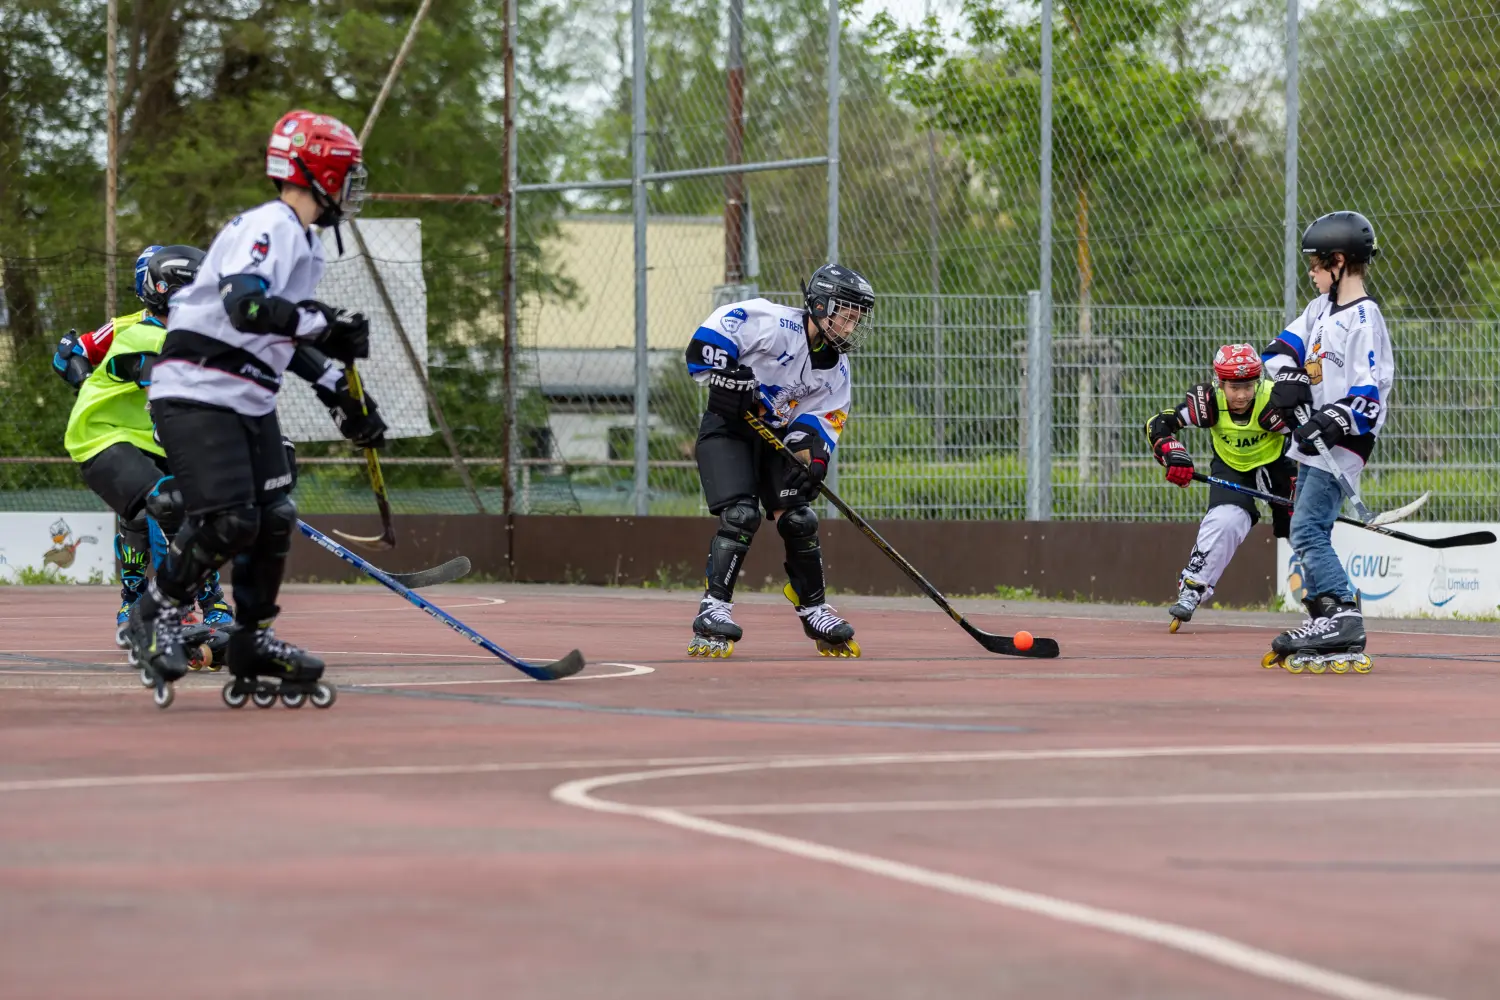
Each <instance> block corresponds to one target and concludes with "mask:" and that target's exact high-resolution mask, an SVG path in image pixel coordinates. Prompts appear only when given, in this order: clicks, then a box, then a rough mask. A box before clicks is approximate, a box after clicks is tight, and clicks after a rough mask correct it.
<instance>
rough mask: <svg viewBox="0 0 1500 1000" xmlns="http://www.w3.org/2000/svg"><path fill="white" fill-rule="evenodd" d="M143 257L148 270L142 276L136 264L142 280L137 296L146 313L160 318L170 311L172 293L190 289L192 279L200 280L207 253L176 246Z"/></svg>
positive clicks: (139, 267) (138, 265) (193, 248)
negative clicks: (200, 272) (200, 270)
mask: <svg viewBox="0 0 1500 1000" xmlns="http://www.w3.org/2000/svg"><path fill="white" fill-rule="evenodd" d="M147 252H149V249H148V251H147ZM142 257H143V258H144V261H143V263H144V264H145V269H144V272H142V269H141V264H140V263H137V265H136V271H137V273H138V274H139V276H140V280H139V284H138V287H137V288H136V294H137V295H139V296H140V299H141V301H142V302H144V303H145V304H146V308H147V309H150V310H151V311H152V312H154V313H156V314H157V315H163V314H165V313H166V311H167V308H168V303H169V301H170V300H171V298H172V293H173V292H175V291H177V289H179V288H182V287H184V286H186V285H191V284H192V283H193V279H194V278H196V277H198V268H199V267H200V266H202V264H203V258H204V253H203V251H202V250H199V249H198V248H197V247H189V246H183V245H182V244H180V243H174V244H173V245H171V246H166V247H162V248H160V249H159V250H157V251H156V252H155V253H151V255H150V256H149V257H146V255H145V253H143V254H142Z"/></svg>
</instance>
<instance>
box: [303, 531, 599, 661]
mask: <svg viewBox="0 0 1500 1000" xmlns="http://www.w3.org/2000/svg"><path fill="white" fill-rule="evenodd" d="M297 527H298V528H300V529H301V530H302V533H303V534H304V535H306V536H307V537H308V538H311V539H312V540H313V541H314V542H316V543H317V544H319V545H321V546H322V547H323V548H325V549H327V550H328V551H329V552H332V553H333V554H334V555H336V556H338V557H339V558H340V559H342V560H344V562H346V563H348V564H349V565H350V566H353V567H354V568H355V569H357V570H359V571H360V572H361V573H364V574H366V575H368V576H372V577H374V578H375V579H376V580H379V581H380V582H381V583H383V584H385V585H386V586H387V587H389V588H390V589H391V590H394V591H395V592H396V593H398V594H400V595H401V596H402V597H404V598H406V599H407V600H408V601H410V602H411V603H412V604H415V605H416V606H417V607H419V608H421V609H422V610H423V611H425V612H427V613H428V614H429V615H431V616H432V617H434V618H436V619H437V620H438V621H440V622H442V623H443V624H444V625H446V626H448V627H449V628H451V629H452V630H453V631H455V632H457V633H458V634H459V635H461V636H463V637H464V638H465V639H468V640H469V641H470V642H472V643H473V644H474V645H476V646H478V647H480V648H481V649H483V650H485V651H486V652H489V653H493V654H494V655H495V656H498V657H499V658H500V659H502V660H504V661H505V662H506V663H509V664H510V665H511V666H513V667H515V668H516V669H517V670H519V671H521V673H523V674H525V675H526V676H527V677H530V678H532V679H533V680H538V681H556V680H561V679H562V678H564V677H571V676H573V675H574V674H576V673H578V671H580V670H582V669H583V668H584V659H583V654H582V653H580V652H579V651H578V650H576V649H575V650H573V651H572V652H571V653H569V654H568V655H567V656H564V657H563V658H562V659H560V660H554V661H553V662H551V663H543V664H541V665H536V664H532V663H527V662H526V661H525V660H523V659H521V658H520V657H517V656H512V655H511V654H510V653H507V652H506V651H505V650H503V649H501V648H500V647H499V646H497V645H495V644H494V643H493V642H490V641H489V640H488V639H486V638H485V637H484V636H482V635H480V634H479V633H478V632H475V631H474V630H473V629H471V628H469V626H467V625H465V624H464V623H463V622H461V621H459V620H458V619H457V618H454V617H453V616H452V615H450V614H449V613H448V612H446V611H444V610H443V609H442V608H440V607H438V606H437V605H435V604H432V603H430V602H429V601H427V600H426V599H425V598H423V597H422V596H420V595H419V594H416V593H413V592H412V591H411V590H410V589H409V588H407V587H403V586H402V585H401V584H399V583H397V582H396V581H395V580H393V579H391V575H390V574H389V573H387V572H385V571H384V570H382V569H379V568H378V567H375V566H372V565H370V564H369V563H367V562H365V561H364V560H363V559H361V558H360V557H359V556H357V555H355V554H354V553H353V552H350V551H349V550H348V549H346V548H344V547H343V546H342V545H340V544H339V543H338V542H335V541H334V540H333V539H332V538H329V537H328V536H327V535H325V534H323V533H322V532H321V531H319V530H318V529H317V528H314V527H313V526H312V525H310V524H308V523H307V522H306V521H298V522H297Z"/></svg>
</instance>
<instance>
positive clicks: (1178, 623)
mask: <svg viewBox="0 0 1500 1000" xmlns="http://www.w3.org/2000/svg"><path fill="white" fill-rule="evenodd" d="M1180 628H1182V619H1181V618H1173V619H1172V624H1170V625H1168V626H1167V631H1168V632H1171V633H1172V634H1173V635H1176V634H1177V630H1178V629H1180Z"/></svg>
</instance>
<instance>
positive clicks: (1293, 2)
mask: <svg viewBox="0 0 1500 1000" xmlns="http://www.w3.org/2000/svg"><path fill="white" fill-rule="evenodd" d="M1297 76H1298V70H1297V0H1286V174H1285V184H1286V221H1285V223H1284V229H1285V232H1284V233H1283V234H1282V238H1283V245H1282V263H1283V267H1284V268H1285V270H1284V272H1283V274H1282V279H1281V310H1282V313H1283V316H1282V319H1281V321H1282V323H1283V324H1286V323H1290V322H1291V321H1292V318H1293V317H1295V316H1296V315H1297V272H1298V271H1299V270H1300V269H1301V268H1300V262H1299V261H1298V259H1297V258H1298V256H1299V251H1300V250H1301V240H1300V238H1299V234H1298V232H1297V124H1298V122H1297V119H1298V114H1299V109H1298V106H1297V101H1298V95H1297Z"/></svg>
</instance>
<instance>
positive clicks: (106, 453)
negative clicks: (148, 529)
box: [78, 441, 167, 521]
mask: <svg viewBox="0 0 1500 1000" xmlns="http://www.w3.org/2000/svg"><path fill="white" fill-rule="evenodd" d="M78 471H79V472H81V473H82V474H83V481H84V483H85V484H87V485H88V488H89V489H91V490H93V491H94V492H95V493H96V494H98V496H99V499H101V500H103V501H104V502H105V503H107V504H109V509H110V510H112V511H114V512H115V513H116V514H118V515H120V518H121V519H122V520H125V521H129V520H132V519H133V518H134V517H135V516H136V515H137V514H139V513H140V512H141V510H142V509H143V508H144V507H145V506H146V497H148V496H150V495H151V491H152V490H153V489H155V488H156V484H157V483H158V482H160V481H161V479H162V477H163V476H165V475H167V460H166V459H165V458H162V457H161V456H160V455H153V454H151V452H149V451H142V450H141V449H139V448H137V447H136V446H135V445H133V444H126V443H125V442H123V441H121V442H120V443H119V444H112V445H110V446H109V447H108V448H105V449H104V450H103V451H101V452H100V453H99V454H97V455H95V456H94V457H93V458H90V459H88V460H86V461H84V462H81V463H79V466H78Z"/></svg>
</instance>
